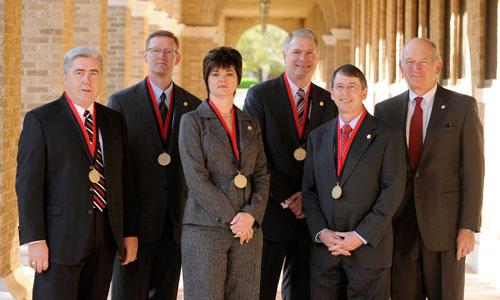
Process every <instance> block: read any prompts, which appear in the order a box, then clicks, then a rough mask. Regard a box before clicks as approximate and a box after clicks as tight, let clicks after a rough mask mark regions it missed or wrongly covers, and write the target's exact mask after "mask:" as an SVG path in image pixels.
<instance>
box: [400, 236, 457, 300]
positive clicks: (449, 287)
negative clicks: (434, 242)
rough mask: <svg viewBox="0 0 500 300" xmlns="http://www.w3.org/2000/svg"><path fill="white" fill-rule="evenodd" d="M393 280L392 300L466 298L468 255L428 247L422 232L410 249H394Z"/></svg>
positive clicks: (451, 299)
mask: <svg viewBox="0 0 500 300" xmlns="http://www.w3.org/2000/svg"><path fill="white" fill-rule="evenodd" d="M391 281H392V283H391V299H392V300H403V299H404V300H425V299H426V297H427V298H428V300H463V299H464V286H465V258H462V259H461V260H459V261H457V259H456V250H455V249H453V250H448V251H429V250H427V249H426V248H425V247H424V244H423V242H422V239H421V238H420V234H419V239H416V240H415V243H414V244H413V246H412V248H411V250H410V251H405V252H401V251H395V252H394V254H393V262H392V269H391Z"/></svg>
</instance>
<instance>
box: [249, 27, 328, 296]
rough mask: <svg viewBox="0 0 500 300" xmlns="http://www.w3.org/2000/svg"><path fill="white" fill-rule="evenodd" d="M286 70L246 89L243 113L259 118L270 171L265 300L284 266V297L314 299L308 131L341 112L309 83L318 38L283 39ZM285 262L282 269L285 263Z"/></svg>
mask: <svg viewBox="0 0 500 300" xmlns="http://www.w3.org/2000/svg"><path fill="white" fill-rule="evenodd" d="M283 59H284V62H285V65H286V70H285V72H284V73H283V74H282V75H281V76H280V77H278V78H275V79H271V80H268V81H266V82H263V83H260V84H258V85H256V86H254V87H252V88H250V89H249V90H248V93H247V97H246V100H245V105H244V107H243V110H244V111H245V112H246V113H247V114H249V115H250V116H252V117H254V118H256V119H257V120H258V121H259V122H260V125H261V127H262V138H263V141H264V145H265V150H266V155H267V165H268V168H269V171H270V173H271V187H270V193H269V201H268V203H267V208H266V214H265V216H264V220H263V223H262V231H263V233H264V246H263V253H262V272H261V281H260V282H261V287H260V299H261V300H263V299H264V300H271V299H272V300H274V299H275V298H276V290H277V286H278V281H279V278H280V274H281V269H282V267H283V283H282V288H281V295H282V299H284V300H290V299H299V300H302V299H310V297H309V278H310V274H309V260H310V255H311V248H312V240H311V239H310V238H309V234H308V230H307V224H306V221H305V218H307V216H306V215H305V214H304V213H303V212H302V195H301V192H300V190H301V185H302V171H303V167H304V159H305V158H306V153H307V152H306V151H307V149H306V139H307V135H308V133H309V132H310V131H311V130H313V129H314V128H316V127H318V126H320V125H321V124H323V123H325V122H327V121H328V120H331V119H333V118H334V117H335V116H336V114H337V108H336V107H335V104H334V103H333V102H332V101H331V100H330V94H329V93H328V91H326V90H324V89H322V88H320V87H318V86H317V85H315V84H314V83H312V82H311V79H312V76H313V74H314V71H315V70H316V66H317V65H318V60H319V48H318V39H317V37H316V35H315V34H314V32H312V31H311V30H309V29H299V30H296V31H294V32H292V33H290V34H289V35H288V37H287V38H286V40H285V45H284V50H283ZM283 262H284V265H283Z"/></svg>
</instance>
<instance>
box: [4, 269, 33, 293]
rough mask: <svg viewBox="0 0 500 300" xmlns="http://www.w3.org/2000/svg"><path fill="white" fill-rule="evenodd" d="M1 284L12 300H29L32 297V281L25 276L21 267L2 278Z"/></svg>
mask: <svg viewBox="0 0 500 300" xmlns="http://www.w3.org/2000/svg"><path fill="white" fill-rule="evenodd" d="M3 282H4V284H5V287H6V288H7V291H8V292H9V293H10V294H11V295H12V297H14V300H31V298H32V296H33V293H32V292H33V280H32V279H30V278H29V277H28V276H26V274H25V273H24V271H23V267H22V266H19V267H17V268H16V269H15V270H14V271H12V272H11V273H10V274H9V275H7V276H6V277H4V278H3Z"/></svg>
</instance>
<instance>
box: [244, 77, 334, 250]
mask: <svg viewBox="0 0 500 300" xmlns="http://www.w3.org/2000/svg"><path fill="white" fill-rule="evenodd" d="M309 105H310V106H309V107H310V112H311V114H310V119H309V123H308V131H309V132H310V131H312V130H313V129H314V128H316V127H318V126H320V125H321V124H323V123H325V122H327V121H329V120H331V119H333V118H334V117H335V116H336V115H337V107H336V106H335V104H334V103H333V101H332V100H331V98H330V93H329V92H328V91H326V90H324V89H322V88H320V87H318V86H317V85H315V84H314V83H312V84H311V91H310V93H309ZM243 111H244V112H246V113H247V114H248V115H250V116H252V117H254V118H256V119H257V120H258V121H259V123H260V125H261V127H262V137H263V139H264V147H265V151H266V155H267V165H268V168H269V171H270V173H271V188H270V192H269V202H268V204H267V209H266V216H265V218H264V223H263V228H262V229H263V233H264V238H265V239H268V240H273V241H280V242H284V241H288V240H289V239H291V237H292V234H293V232H294V228H295V226H296V224H297V223H298V222H300V221H301V220H298V219H297V218H296V217H295V215H294V214H293V213H292V212H291V211H290V210H289V209H286V210H284V209H283V208H282V207H281V205H280V203H281V202H283V201H284V200H286V199H287V198H289V197H290V196H291V195H293V194H295V193H296V192H298V191H300V189H301V185H302V172H303V168H304V162H303V161H302V162H299V161H297V160H295V158H294V157H293V152H294V151H295V149H297V148H298V147H299V146H301V143H300V140H299V135H298V132H297V129H296V125H295V120H294V116H293V110H292V106H291V104H290V99H289V97H288V93H287V89H286V84H285V78H284V76H283V74H282V75H281V76H280V77H278V78H275V79H271V80H268V81H266V82H263V83H260V84H258V85H255V86H253V87H252V88H250V89H249V90H248V93H247V96H246V99H245V105H244V107H243ZM302 222H303V220H302Z"/></svg>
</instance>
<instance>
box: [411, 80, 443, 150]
mask: <svg viewBox="0 0 500 300" xmlns="http://www.w3.org/2000/svg"><path fill="white" fill-rule="evenodd" d="M436 90H437V84H436V85H435V86H434V87H433V88H432V89H431V90H430V91H428V92H427V93H425V94H424V95H422V96H420V97H422V98H424V99H423V100H422V102H421V103H420V107H421V108H422V121H423V122H422V138H423V141H422V143H423V142H424V141H425V135H426V134H427V126H428V125H429V120H430V119H431V112H432V104H434V98H435V96H436ZM408 95H409V99H408V101H409V103H408V113H407V114H406V144H407V145H408V146H410V123H411V118H412V117H413V112H414V111H415V105H416V103H417V102H416V101H415V98H416V97H418V95H417V94H415V93H414V92H413V91H412V90H410V92H409V94H408Z"/></svg>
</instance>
